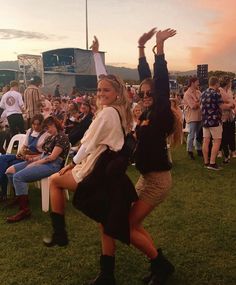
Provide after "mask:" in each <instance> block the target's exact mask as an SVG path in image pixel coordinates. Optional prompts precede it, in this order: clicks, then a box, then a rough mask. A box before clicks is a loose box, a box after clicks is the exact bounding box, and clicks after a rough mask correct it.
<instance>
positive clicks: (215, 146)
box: [210, 139, 221, 164]
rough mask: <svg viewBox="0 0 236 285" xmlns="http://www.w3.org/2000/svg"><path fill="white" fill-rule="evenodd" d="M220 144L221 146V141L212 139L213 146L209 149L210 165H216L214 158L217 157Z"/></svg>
mask: <svg viewBox="0 0 236 285" xmlns="http://www.w3.org/2000/svg"><path fill="white" fill-rule="evenodd" d="M220 144H221V139H213V146H212V149H211V159H210V164H215V163H216V157H217V154H218V151H219V149H220Z"/></svg>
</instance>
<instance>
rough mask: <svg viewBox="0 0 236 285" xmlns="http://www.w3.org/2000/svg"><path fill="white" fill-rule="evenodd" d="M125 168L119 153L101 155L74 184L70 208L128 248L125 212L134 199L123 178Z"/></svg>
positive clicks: (134, 192)
mask: <svg viewBox="0 0 236 285" xmlns="http://www.w3.org/2000/svg"><path fill="white" fill-rule="evenodd" d="M127 164H128V162H127V160H126V158H124V157H123V156H121V155H120V154H119V152H114V151H110V150H109V149H107V150H106V151H105V152H103V153H102V154H101V155H100V157H99V158H98V160H97V162H96V164H95V166H94V169H93V171H92V173H90V174H89V175H88V176H87V177H86V178H85V179H83V181H81V182H80V183H79V184H78V187H77V190H76V192H75V194H74V198H73V205H74V206H75V207H76V208H77V209H79V210H80V211H81V212H83V213H84V214H85V215H86V216H88V217H90V218H91V219H93V220H95V221H96V222H99V223H101V224H102V225H103V227H104V232H105V233H106V234H107V235H109V236H111V237H113V238H115V239H118V240H120V241H122V242H124V243H127V244H129V243H130V227H129V212H130V208H131V204H132V203H133V202H134V201H136V200H137V199H138V197H137V194H136V191H135V188H134V186H133V184H132V182H131V181H130V179H129V177H128V176H127V175H126V174H125V172H126V168H127Z"/></svg>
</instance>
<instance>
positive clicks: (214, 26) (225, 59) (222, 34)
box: [190, 0, 236, 72]
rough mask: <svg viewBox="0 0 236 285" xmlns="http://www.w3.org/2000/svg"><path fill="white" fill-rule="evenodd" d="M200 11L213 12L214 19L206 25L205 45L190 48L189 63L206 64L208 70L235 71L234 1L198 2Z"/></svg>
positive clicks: (235, 33) (206, 0)
mask: <svg viewBox="0 0 236 285" xmlns="http://www.w3.org/2000/svg"><path fill="white" fill-rule="evenodd" d="M196 5H197V6H199V8H200V9H210V10H211V11H212V10H213V11H215V13H216V18H215V19H214V20H212V21H209V22H208V23H207V24H206V33H205V37H206V44H205V45H204V46H201V47H191V48H190V57H191V63H192V64H194V65H196V64H202V63H208V64H209V69H210V70H216V69H221V70H228V71H234V72H235V71H236V30H235V27H236V16H235V6H236V2H235V0H225V1H214V2H213V1H212V0H205V1H203V0H200V1H198V3H197V4H196Z"/></svg>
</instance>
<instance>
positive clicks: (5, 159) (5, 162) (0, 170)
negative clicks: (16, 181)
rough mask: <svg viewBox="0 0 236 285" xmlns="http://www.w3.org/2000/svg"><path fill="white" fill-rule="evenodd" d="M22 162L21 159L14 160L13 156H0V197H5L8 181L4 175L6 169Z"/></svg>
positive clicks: (14, 156)
mask: <svg viewBox="0 0 236 285" xmlns="http://www.w3.org/2000/svg"><path fill="white" fill-rule="evenodd" d="M22 161H23V160H22V159H16V155H15V154H3V155H0V186H1V188H2V191H1V194H0V196H5V195H7V184H8V179H7V175H6V174H5V172H6V170H7V168H8V167H10V166H12V165H14V164H17V163H20V162H22Z"/></svg>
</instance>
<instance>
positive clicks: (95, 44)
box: [90, 36, 99, 53]
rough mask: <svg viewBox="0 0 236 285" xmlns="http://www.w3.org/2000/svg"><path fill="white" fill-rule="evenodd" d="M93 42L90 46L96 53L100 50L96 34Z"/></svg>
mask: <svg viewBox="0 0 236 285" xmlns="http://www.w3.org/2000/svg"><path fill="white" fill-rule="evenodd" d="M93 38H94V39H93V43H92V45H91V46H90V48H91V49H92V51H93V52H94V53H96V52H98V51H99V42H98V38H97V37H96V36H94V37H93Z"/></svg>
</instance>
